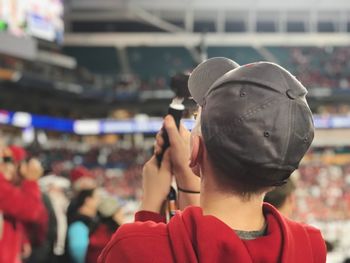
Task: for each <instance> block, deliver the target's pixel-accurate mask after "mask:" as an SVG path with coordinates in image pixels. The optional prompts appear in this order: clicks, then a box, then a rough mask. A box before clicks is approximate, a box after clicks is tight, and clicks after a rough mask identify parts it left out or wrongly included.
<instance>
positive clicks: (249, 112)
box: [203, 96, 280, 141]
mask: <svg viewBox="0 0 350 263" xmlns="http://www.w3.org/2000/svg"><path fill="white" fill-rule="evenodd" d="M275 98H276V96H272V97H269V98H267V99H266V100H265V101H264V103H262V104H260V105H258V106H254V107H252V108H251V109H249V110H247V112H246V113H244V114H242V115H240V116H238V117H237V118H235V119H234V120H233V121H227V122H226V123H225V124H226V125H224V126H223V125H215V126H217V128H218V130H220V133H221V132H223V131H228V132H232V131H235V130H236V128H237V127H238V126H239V125H240V123H241V122H242V121H243V120H245V119H247V118H249V117H251V116H252V115H254V114H255V113H257V112H259V111H261V110H263V109H265V108H266V107H267V106H270V105H272V104H275V103H277V102H279V101H280V100H277V99H275ZM209 125H210V126H212V124H209ZM205 126H207V125H203V129H205ZM216 135H217V133H215V134H211V136H210V137H209V138H207V140H208V141H210V140H211V139H212V138H213V137H214V136H216Z"/></svg>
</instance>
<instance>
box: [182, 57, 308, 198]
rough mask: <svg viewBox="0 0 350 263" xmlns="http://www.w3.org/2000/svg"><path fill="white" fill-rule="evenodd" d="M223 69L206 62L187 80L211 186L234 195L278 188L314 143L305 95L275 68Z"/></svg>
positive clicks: (222, 61) (265, 65)
mask: <svg viewBox="0 0 350 263" xmlns="http://www.w3.org/2000/svg"><path fill="white" fill-rule="evenodd" d="M221 64H224V66H222V65H221ZM228 64H229V63H228V59H226V58H214V59H209V60H208V61H205V62H203V63H202V64H200V65H199V66H198V67H197V68H196V69H195V70H194V71H193V72H192V74H191V76H190V79H189V89H190V92H191V94H192V96H193V98H194V99H195V101H196V102H197V103H198V104H199V106H201V116H200V120H199V121H200V128H201V137H202V140H203V142H204V145H205V148H206V151H207V155H208V158H209V160H210V162H211V164H212V166H213V168H214V169H215V171H216V173H215V174H217V176H216V178H217V181H218V182H219V183H220V185H221V186H223V187H225V188H227V190H231V191H232V190H233V191H235V192H237V193H239V194H250V193H256V192H259V191H262V190H264V189H268V188H270V187H272V186H278V185H282V184H284V183H285V181H286V180H287V179H288V177H289V176H290V174H291V173H292V172H293V171H294V170H295V169H297V168H298V165H299V162H300V160H301V159H302V157H303V156H304V154H305V152H306V151H307V149H308V148H309V146H310V144H311V142H312V140H313V137H314V126H313V120H312V114H311V111H310V109H309V106H308V104H307V102H306V99H305V96H306V94H307V91H306V89H305V87H304V86H303V85H302V84H301V83H300V82H299V81H298V80H297V79H296V78H295V77H294V76H292V75H291V74H290V73H289V72H288V71H287V70H285V69H284V68H282V67H280V66H278V65H276V64H273V63H268V62H258V63H252V64H249V65H245V66H241V67H237V66H233V65H234V64H233V63H231V65H232V66H231V68H230V67H229V66H227V65H228ZM213 72H216V73H218V74H216V75H215V74H214V73H213ZM213 75H215V77H217V78H216V80H214V81H213V79H212V76H213ZM206 76H209V79H206Z"/></svg>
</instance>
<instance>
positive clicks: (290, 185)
mask: <svg viewBox="0 0 350 263" xmlns="http://www.w3.org/2000/svg"><path fill="white" fill-rule="evenodd" d="M295 188H296V187H295V183H294V182H293V180H291V179H290V178H289V179H288V180H287V183H286V184H284V185H282V186H279V187H276V188H275V189H273V190H272V191H271V192H268V193H267V194H266V196H265V198H264V202H267V203H269V204H271V205H273V206H274V207H276V208H277V209H278V208H281V207H282V206H283V204H284V202H285V201H286V199H287V197H288V196H290V195H291V194H292V193H293V192H294V191H295Z"/></svg>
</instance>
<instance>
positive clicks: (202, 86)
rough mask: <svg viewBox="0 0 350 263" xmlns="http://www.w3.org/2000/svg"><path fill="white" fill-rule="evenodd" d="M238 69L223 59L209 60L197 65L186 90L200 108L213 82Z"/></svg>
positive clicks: (231, 62) (234, 63)
mask: <svg viewBox="0 0 350 263" xmlns="http://www.w3.org/2000/svg"><path fill="white" fill-rule="evenodd" d="M238 67H239V65H238V64H237V63H236V62H234V61H233V60H231V59H228V58H224V57H215V58H210V59H208V60H206V61H204V62H202V63H201V64H199V65H198V66H197V67H196V68H195V69H194V70H193V71H192V73H191V75H190V78H189V80H188V89H189V91H190V93H191V96H192V98H193V99H194V101H195V102H196V103H197V104H199V105H201V106H202V105H203V102H204V96H205V94H206V93H207V92H208V90H209V88H210V87H211V86H212V85H213V84H214V82H215V81H216V80H218V79H219V78H220V77H221V76H223V75H225V74H226V73H227V72H229V71H231V70H233V69H236V68H238Z"/></svg>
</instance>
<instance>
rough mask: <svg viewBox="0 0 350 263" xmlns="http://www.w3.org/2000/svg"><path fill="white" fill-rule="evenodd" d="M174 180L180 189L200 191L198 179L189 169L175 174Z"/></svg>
mask: <svg viewBox="0 0 350 263" xmlns="http://www.w3.org/2000/svg"><path fill="white" fill-rule="evenodd" d="M175 179H176V184H177V185H178V186H179V187H180V188H181V189H188V190H192V191H199V189H200V178H199V177H198V176H197V175H195V174H194V173H193V172H192V170H191V168H188V169H184V170H182V171H179V172H176V173H175Z"/></svg>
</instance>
